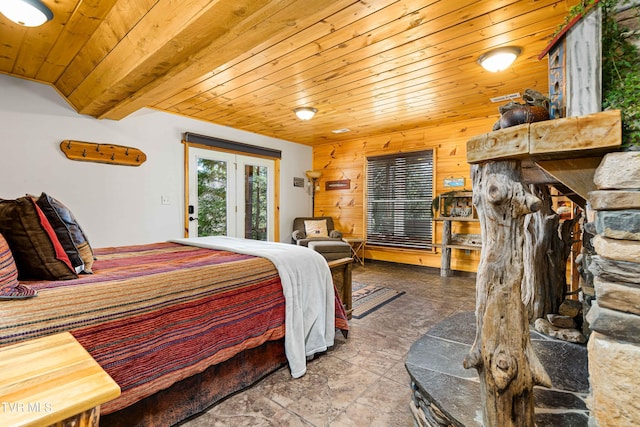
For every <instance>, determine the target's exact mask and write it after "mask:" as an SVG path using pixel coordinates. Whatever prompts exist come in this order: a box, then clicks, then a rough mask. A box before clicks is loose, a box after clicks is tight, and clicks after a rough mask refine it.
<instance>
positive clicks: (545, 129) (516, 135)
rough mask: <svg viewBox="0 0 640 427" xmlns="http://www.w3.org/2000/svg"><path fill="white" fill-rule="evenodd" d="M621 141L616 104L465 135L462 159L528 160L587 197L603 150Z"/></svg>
mask: <svg viewBox="0 0 640 427" xmlns="http://www.w3.org/2000/svg"><path fill="white" fill-rule="evenodd" d="M621 144H622V120H621V117H620V111H619V110H612V111H604V112H601V113H595V114H589V115H586V116H578V117H566V118H563V119H555V120H547V121H543V122H536V123H527V124H522V125H518V126H513V127H510V128H506V129H500V130H497V131H494V132H489V133H485V134H482V135H478V136H475V137H473V138H471V139H469V140H468V141H467V162H468V163H472V164H473V163H483V162H487V161H492V160H509V159H520V160H531V161H533V162H535V164H537V165H538V166H539V167H540V168H542V169H544V170H545V171H546V173H548V174H549V175H551V176H552V177H553V178H555V179H556V180H557V181H558V182H560V183H562V184H564V185H565V186H566V187H568V188H570V189H571V190H572V191H573V192H575V193H576V194H578V195H580V196H581V197H582V198H583V199H585V200H586V199H587V194H588V192H589V191H592V190H595V185H594V184H593V175H594V173H595V169H596V168H597V167H598V165H599V164H600V160H601V159H602V156H603V155H604V154H606V153H608V152H610V151H616V150H617V149H619V147H620V145H621Z"/></svg>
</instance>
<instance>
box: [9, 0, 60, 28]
mask: <svg viewBox="0 0 640 427" xmlns="http://www.w3.org/2000/svg"><path fill="white" fill-rule="evenodd" d="M0 13H2V14H3V15H4V16H6V17H7V18H9V19H10V20H12V21H13V22H15V23H16V24H20V25H23V26H25V27H37V26H39V25H42V24H44V23H45V22H47V21H49V20H51V19H53V12H51V10H50V9H49V8H48V7H47V6H45V4H44V3H42V2H41V1H40V0H2V1H0Z"/></svg>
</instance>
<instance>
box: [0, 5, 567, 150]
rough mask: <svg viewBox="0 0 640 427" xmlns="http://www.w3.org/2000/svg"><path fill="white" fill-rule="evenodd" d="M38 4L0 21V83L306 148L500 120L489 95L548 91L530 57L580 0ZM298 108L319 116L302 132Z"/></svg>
mask: <svg viewBox="0 0 640 427" xmlns="http://www.w3.org/2000/svg"><path fill="white" fill-rule="evenodd" d="M43 2H44V3H45V4H46V5H47V6H48V7H49V8H50V9H51V10H52V11H53V13H54V19H53V20H52V21H50V22H48V23H46V24H44V25H43V26H41V27H36V28H26V27H21V26H19V25H16V24H14V23H12V22H11V21H9V20H8V19H6V18H5V17H4V16H2V15H0V41H1V43H0V72H2V73H6V74H9V75H13V76H18V77H22V78H26V79H33V80H37V81H41V82H45V83H49V84H52V85H53V86H54V87H55V88H56V89H57V90H58V91H59V92H60V93H61V94H62V95H63V96H64V97H65V98H66V99H67V101H68V102H69V103H70V104H71V105H72V106H73V107H74V108H75V109H76V110H77V111H78V112H79V113H81V114H88V115H91V116H94V117H97V118H102V119H113V120H120V119H123V118H124V117H126V116H128V115H129V114H131V113H133V112H135V111H137V110H139V109H140V108H143V107H151V108H155V109H158V110H162V111H167V112H171V113H176V114H181V115H185V116H189V117H193V118H196V119H201V120H205V121H210V122H213V123H217V124H221V125H225V126H231V127H234V128H238V129H243V130H247V131H250V132H255V133H258V134H263V135H267V136H272V137H276V138H282V139H285V140H289V141H294V142H300V143H303V144H309V145H313V144H315V143H323V142H327V141H340V140H346V139H354V138H360V137H366V136H369V135H374V134H380V133H386V132H393V131H401V130H409V129H414V128H418V127H425V126H437V125H441V124H444V123H450V122H460V121H466V120H470V119H474V118H480V117H488V116H496V117H497V107H498V106H499V105H501V104H494V103H491V101H490V100H489V98H490V97H495V96H499V95H504V94H509V93H514V92H520V93H522V92H523V91H524V89H525V88H529V87H530V88H535V89H538V90H540V91H542V92H547V61H546V58H545V59H544V60H542V61H539V60H538V59H537V56H538V54H539V53H540V52H541V51H542V50H543V49H544V48H545V46H546V45H547V44H548V42H549V41H550V39H551V36H552V34H553V32H554V31H555V30H556V28H557V26H558V25H559V24H560V23H561V22H562V21H563V20H564V17H565V16H566V14H567V12H568V10H569V8H570V6H572V5H573V4H575V3H577V0H520V1H517V0H501V1H499V0H479V1H474V0H440V1H436V0H361V1H355V0H313V1H310V0H181V1H177V0H55V1H54V0H43ZM507 45H514V46H518V47H521V48H522V54H521V56H520V57H519V58H518V60H517V61H516V62H515V63H514V65H513V66H512V67H511V68H509V69H508V70H506V71H504V72H501V73H489V72H486V71H484V70H483V69H482V68H481V67H480V66H479V65H478V64H477V63H476V60H477V58H478V57H479V56H480V55H481V54H482V53H484V52H486V51H488V50H489V49H491V48H494V47H498V46H507ZM299 106H313V107H315V108H317V109H318V114H317V115H316V117H315V118H314V119H312V120H311V121H300V120H298V119H297V118H296V117H295V115H294V114H293V112H292V110H293V109H294V108H295V107H299ZM343 128H348V129H350V130H351V131H350V132H347V133H342V134H335V133H333V132H332V131H333V130H336V129H343Z"/></svg>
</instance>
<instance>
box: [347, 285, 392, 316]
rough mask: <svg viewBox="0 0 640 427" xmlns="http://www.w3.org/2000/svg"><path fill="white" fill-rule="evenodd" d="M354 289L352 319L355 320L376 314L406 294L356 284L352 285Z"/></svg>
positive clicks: (374, 286) (389, 289)
mask: <svg viewBox="0 0 640 427" xmlns="http://www.w3.org/2000/svg"><path fill="white" fill-rule="evenodd" d="M352 289H353V294H352V299H351V303H352V307H353V311H352V312H351V317H353V318H355V319H362V318H363V317H364V316H366V315H367V314H370V313H372V312H374V311H375V310H377V309H379V308H380V307H382V306H383V305H385V304H387V303H389V302H391V301H393V300H394V299H396V298H398V297H399V296H401V295H403V294H404V291H396V290H395V289H391V288H385V287H382V286H376V285H366V284H362V283H356V282H354V283H353V284H352Z"/></svg>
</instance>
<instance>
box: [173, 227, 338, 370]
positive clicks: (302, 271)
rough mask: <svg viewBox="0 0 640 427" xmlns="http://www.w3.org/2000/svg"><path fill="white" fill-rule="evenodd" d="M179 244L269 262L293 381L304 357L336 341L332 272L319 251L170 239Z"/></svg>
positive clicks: (223, 239)
mask: <svg viewBox="0 0 640 427" xmlns="http://www.w3.org/2000/svg"><path fill="white" fill-rule="evenodd" d="M171 241H172V242H175V243H180V244H183V245H191V246H198V247H202V248H209V249H219V250H226V251H231V252H237V253H241V254H247V255H254V256H259V257H263V258H266V259H268V260H269V261H271V262H272V263H273V264H274V265H275V267H276V269H277V270H278V273H279V275H280V281H281V282H282V290H283V293H284V298H285V337H284V342H285V354H286V356H287V360H288V361H289V369H290V370H291V375H292V376H293V377H294V378H298V377H301V376H303V375H304V374H305V372H306V371H307V356H312V355H314V354H315V353H319V352H322V351H326V350H327V348H329V347H330V346H332V345H333V340H334V338H335V299H334V298H335V294H334V290H333V280H332V278H331V270H330V269H329V266H328V264H327V262H326V261H325V259H324V258H323V257H322V255H320V254H319V253H318V252H316V251H314V250H312V249H309V248H306V247H303V246H296V245H291V244H287V243H274V242H263V241H259V240H249V239H240V238H234V237H224V236H210V237H194V238H186V239H175V240H171Z"/></svg>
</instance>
